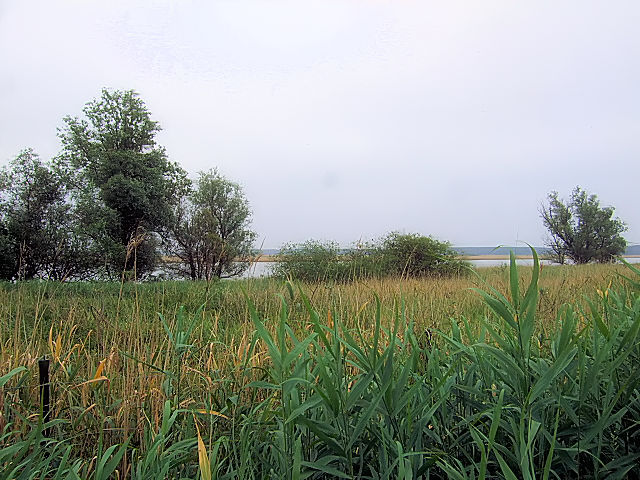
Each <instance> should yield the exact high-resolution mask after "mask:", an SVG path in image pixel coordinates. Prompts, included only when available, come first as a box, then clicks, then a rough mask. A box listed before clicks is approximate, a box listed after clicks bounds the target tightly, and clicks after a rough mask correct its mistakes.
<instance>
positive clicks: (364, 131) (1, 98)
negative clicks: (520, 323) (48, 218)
mask: <svg viewBox="0 0 640 480" xmlns="http://www.w3.org/2000/svg"><path fill="white" fill-rule="evenodd" d="M639 21H640V3H639V2H637V1H636V0H633V1H619V0H611V1H607V2H601V1H597V2H596V1H585V0H580V1H573V0H567V1H560V2H559V1H557V0H556V1H546V0H538V1H535V2H514V1H506V0H505V1H491V0H488V1H483V2H477V1H471V0H469V1H456V0H447V1H446V2H443V1H439V2H435V1H430V0H421V1H409V0H399V1H388V2H387V1H381V0H367V1H364V0H360V1H355V0H354V1H349V0H342V1H330V0H322V1H306V0H295V1H280V0H260V1H258V0H254V1H249V0H233V1H231V0H225V1H194V0H182V1H179V2H178V1H136V2H130V1H109V2H105V1H103V0H101V1H91V0H76V1H62V0H61V1H55V2H52V1H50V0H46V1H29V0H20V1H18V0H3V1H0V165H3V164H6V163H7V162H8V161H10V160H11V159H12V158H14V157H15V156H16V155H17V154H18V153H19V152H20V151H21V150H22V149H24V148H27V147H31V148H33V149H34V150H35V151H36V152H37V153H38V154H39V155H40V156H41V158H42V159H45V160H47V159H50V158H52V157H53V156H55V155H56V154H57V153H58V152H59V151H60V148H61V146H60V142H59V139H58V137H57V129H58V128H61V127H62V126H63V118H64V117H65V116H67V115H71V116H80V115H81V114H82V108H83V106H84V105H85V104H86V103H87V102H89V101H91V100H93V99H95V98H97V97H99V96H100V92H101V89H102V88H103V87H107V88H113V89H123V90H125V89H126V90H128V89H133V90H135V91H137V92H138V93H139V94H140V96H141V98H142V100H143V101H144V102H145V103H146V105H147V107H148V108H149V110H150V111H151V114H152V118H153V119H154V120H157V121H158V122H159V123H160V125H161V127H162V131H161V132H160V133H159V134H158V136H157V141H158V143H159V144H160V145H162V146H164V147H165V148H166V150H167V152H168V154H169V157H170V159H171V160H174V161H177V162H178V163H180V164H181V165H182V166H183V168H185V169H186V170H187V171H188V172H189V173H190V174H191V175H193V176H195V175H196V172H198V171H202V170H208V169H210V168H218V170H219V171H220V172H221V173H222V174H223V175H225V176H226V177H227V178H229V179H231V180H233V181H236V182H238V183H239V184H241V185H242V187H243V189H244V192H245V194H246V196H247V198H248V200H249V202H250V204H251V208H252V211H253V224H252V225H253V229H254V230H255V231H256V232H257V233H258V245H257V246H262V247H263V248H278V247H280V246H281V245H282V244H283V243H285V242H301V241H304V240H306V239H309V238H314V239H322V240H333V241H337V242H338V243H340V244H341V245H343V246H348V245H350V244H352V243H353V242H356V241H358V240H366V239H374V238H378V237H380V236H382V235H384V234H385V233H386V232H389V231H400V232H406V233H409V232H416V233H420V234H425V235H432V236H434V237H435V238H438V239H440V240H446V241H449V242H451V243H452V244H453V245H459V246H465V245H466V246H469V245H477V246H485V245H486V246H496V245H515V244H518V242H523V241H524V242H528V243H531V244H534V245H542V244H543V242H544V238H545V229H544V227H543V225H542V221H541V219H540V215H539V208H540V205H541V204H542V203H543V202H544V201H545V199H546V197H547V194H548V193H549V192H551V191H553V190H556V191H558V192H559V193H560V194H561V196H562V197H565V198H567V197H568V196H569V195H570V193H571V191H572V189H573V188H574V187H575V186H576V185H579V186H581V187H582V188H584V189H586V190H587V191H589V192H590V193H595V194H597V195H598V197H599V199H600V201H601V204H602V205H606V206H614V207H615V208H616V215H617V216H618V217H619V218H621V219H622V220H624V221H625V222H626V223H627V225H628V227H629V229H628V231H627V233H626V234H625V237H626V238H627V240H628V241H629V242H630V243H640V209H638V208H637V198H638V195H637V187H638V185H639V183H638V182H639V179H640V162H639V161H638V160H639V155H640V88H639V86H640V34H639V33H638V23H639Z"/></svg>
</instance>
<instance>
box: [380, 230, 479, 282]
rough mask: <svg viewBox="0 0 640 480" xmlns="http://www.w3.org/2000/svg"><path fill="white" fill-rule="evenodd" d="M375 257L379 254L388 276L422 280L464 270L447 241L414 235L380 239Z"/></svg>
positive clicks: (389, 235) (463, 264)
mask: <svg viewBox="0 0 640 480" xmlns="http://www.w3.org/2000/svg"><path fill="white" fill-rule="evenodd" d="M378 254H379V255H382V258H383V265H384V267H383V268H384V271H385V272H386V273H387V274H388V275H397V276H401V277H422V276H425V275H450V274H459V273H463V272H464V271H465V269H466V268H467V264H465V262H463V261H461V260H459V259H458V258H456V257H457V255H458V254H457V253H456V252H455V251H454V250H453V249H452V248H451V244H450V243H449V242H441V241H439V240H436V239H434V238H432V237H427V236H424V235H419V234H416V233H409V234H401V233H397V232H392V233H389V234H388V235H387V236H386V237H384V238H383V240H382V242H381V244H380V247H379V249H378Z"/></svg>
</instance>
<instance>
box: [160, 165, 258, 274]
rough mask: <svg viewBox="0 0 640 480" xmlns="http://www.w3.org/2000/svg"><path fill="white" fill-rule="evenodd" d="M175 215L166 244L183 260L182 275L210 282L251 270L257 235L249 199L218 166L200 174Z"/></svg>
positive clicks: (173, 253)
mask: <svg viewBox="0 0 640 480" xmlns="http://www.w3.org/2000/svg"><path fill="white" fill-rule="evenodd" d="M174 218H175V223H174V226H173V228H172V231H171V235H170V236H169V237H168V238H167V239H166V245H167V250H168V252H169V253H170V254H171V255H174V256H176V257H178V259H179V260H180V266H179V267H178V268H179V271H180V273H182V274H184V275H186V276H188V277H190V278H191V279H192V280H198V279H206V280H210V279H212V278H228V277H233V276H237V275H241V274H242V273H243V272H244V271H245V270H246V269H247V267H248V261H247V260H248V257H249V256H251V254H252V253H253V252H252V247H253V242H254V240H255V237H256V234H255V233H254V232H253V231H252V230H251V229H250V223H251V210H250V208H249V202H248V201H247V199H246V198H245V196H244V193H243V192H242V188H241V187H240V186H239V185H238V184H237V183H234V182H231V181H229V180H227V179H226V178H225V177H223V176H222V175H220V174H219V173H218V172H217V171H215V170H210V171H208V172H204V173H203V172H201V173H200V174H199V177H198V180H197V182H196V186H195V189H192V190H191V191H190V193H189V194H188V195H187V196H186V197H185V198H184V199H183V201H182V202H181V204H180V205H179V206H178V208H177V209H176V214H175V215H174ZM238 260H245V261H238Z"/></svg>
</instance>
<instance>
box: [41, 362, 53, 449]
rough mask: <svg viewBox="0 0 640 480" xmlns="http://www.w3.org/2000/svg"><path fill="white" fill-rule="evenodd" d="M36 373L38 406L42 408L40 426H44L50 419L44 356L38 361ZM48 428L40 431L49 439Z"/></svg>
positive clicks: (49, 397)
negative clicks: (38, 394)
mask: <svg viewBox="0 0 640 480" xmlns="http://www.w3.org/2000/svg"><path fill="white" fill-rule="evenodd" d="M38 372H39V374H40V375H39V377H40V406H41V407H42V424H43V425H45V424H46V423H47V422H48V421H49V420H50V419H51V384H50V383H49V359H48V358H47V357H46V356H44V357H42V358H41V359H39V360H38ZM50 434H51V429H50V428H45V429H43V430H42V435H43V436H44V437H49V436H50Z"/></svg>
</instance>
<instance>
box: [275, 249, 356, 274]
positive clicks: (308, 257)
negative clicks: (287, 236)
mask: <svg viewBox="0 0 640 480" xmlns="http://www.w3.org/2000/svg"><path fill="white" fill-rule="evenodd" d="M347 270H348V266H347V267H346V268H345V264H344V262H343V261H342V260H341V258H340V248H339V247H338V244H337V243H335V242H330V241H321V240H307V241H305V242H303V243H286V244H284V245H283V247H282V248H281V249H280V253H279V254H278V261H277V262H276V264H275V266H274V268H273V270H272V274H273V275H274V276H276V277H280V278H295V279H296V280H301V281H303V282H319V281H325V280H338V279H342V277H343V276H345V273H346V271H347Z"/></svg>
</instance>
